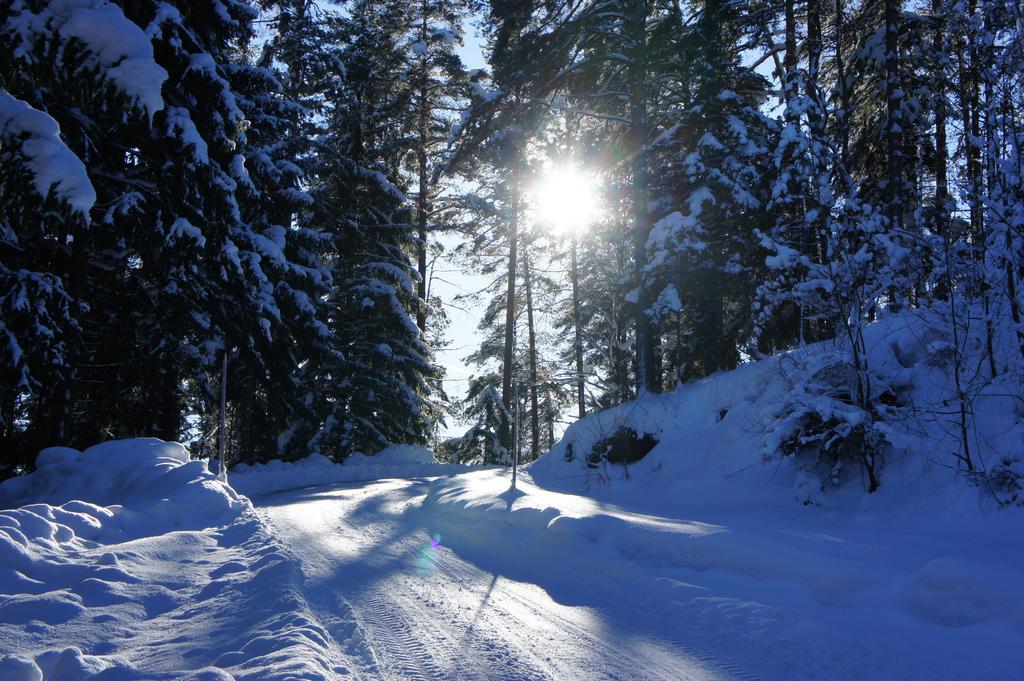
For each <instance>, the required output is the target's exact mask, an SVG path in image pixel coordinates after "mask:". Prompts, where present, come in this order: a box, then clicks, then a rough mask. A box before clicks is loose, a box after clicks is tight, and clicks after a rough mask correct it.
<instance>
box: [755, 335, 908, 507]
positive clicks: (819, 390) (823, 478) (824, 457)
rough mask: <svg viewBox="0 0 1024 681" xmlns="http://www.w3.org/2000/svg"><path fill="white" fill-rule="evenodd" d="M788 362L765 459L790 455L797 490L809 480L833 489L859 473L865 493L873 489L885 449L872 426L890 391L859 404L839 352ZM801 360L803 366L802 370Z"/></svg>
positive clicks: (880, 417) (848, 369)
mask: <svg viewBox="0 0 1024 681" xmlns="http://www.w3.org/2000/svg"><path fill="white" fill-rule="evenodd" d="M790 359H791V360H792V362H791V363H790V362H787V363H785V364H784V366H787V368H788V370H789V371H788V375H787V376H786V377H785V378H786V380H787V381H788V383H789V385H788V387H789V390H788V391H787V393H786V398H785V400H784V401H783V402H782V403H781V404H780V405H779V408H778V411H777V413H776V414H775V418H774V419H773V422H772V424H771V426H770V427H769V429H768V432H767V435H766V438H765V456H766V458H768V459H771V458H775V457H778V456H782V457H786V456H792V457H794V458H795V460H796V463H797V468H798V471H799V472H800V474H798V482H797V487H798V489H799V488H806V487H807V486H808V484H809V479H811V478H814V479H816V480H817V481H818V482H819V490H818V491H821V490H824V489H825V488H826V487H827V486H828V485H832V486H838V485H839V484H841V483H842V482H843V481H844V480H845V479H846V478H848V477H850V476H851V475H852V474H853V472H855V471H859V472H860V473H861V475H862V476H863V479H864V485H865V488H866V489H867V491H869V492H873V491H875V490H876V489H877V488H878V485H879V476H880V473H881V470H882V467H883V465H884V461H885V454H886V451H887V448H888V443H887V442H886V441H885V437H884V430H883V429H879V428H878V427H877V424H878V422H879V421H880V420H883V419H884V416H883V412H884V410H885V402H890V403H891V402H892V401H893V399H894V391H893V390H892V389H891V387H890V388H887V389H885V390H884V391H882V392H879V393H873V394H871V396H870V399H869V401H868V404H867V405H866V406H862V405H860V404H858V403H857V402H858V401H857V399H856V396H855V392H854V389H853V387H852V385H853V382H854V380H855V378H854V376H853V369H852V367H851V364H850V362H849V361H848V359H847V358H846V357H844V356H842V354H841V353H826V354H824V355H819V356H815V357H809V358H802V360H801V359H798V358H795V357H794V358H790ZM802 362H806V364H804V365H803V366H801V364H802ZM878 382H879V383H880V382H881V381H880V380H879V381H878ZM876 404H878V405H881V406H882V408H881V409H879V408H876V406H875V405H876ZM798 496H800V497H801V498H800V500H801V501H803V502H804V503H811V502H812V498H813V494H812V495H809V496H805V495H804V494H803V493H802V492H801V493H799V494H798Z"/></svg>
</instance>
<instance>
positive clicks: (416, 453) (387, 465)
mask: <svg viewBox="0 0 1024 681" xmlns="http://www.w3.org/2000/svg"><path fill="white" fill-rule="evenodd" d="M466 470H469V468H468V467H466V466H460V465H456V464H442V463H438V462H437V459H436V458H435V457H434V454H433V453H432V452H431V451H430V450H429V449H427V448H426V447H420V446H417V445H391V446H390V447H386V448H385V449H382V450H381V451H379V452H377V453H376V454H374V455H373V456H367V455H365V454H353V455H351V456H349V457H348V458H347V459H345V460H344V461H343V462H342V463H340V464H337V463H334V462H333V461H331V460H330V459H328V458H327V457H325V456H322V455H320V454H312V455H310V456H307V457H306V458H305V459H301V460H299V461H295V462H292V463H287V462H284V461H269V462H267V463H262V464H253V465H251V466H249V465H244V464H243V465H239V466H235V467H234V468H233V469H232V470H231V484H232V486H233V487H234V488H235V489H236V490H238V491H239V492H242V493H243V494H246V495H248V496H251V497H257V496H264V495H267V494H272V493H274V492H280V491H283V490H290V489H299V488H301V487H310V486H312V485H326V484H329V483H337V482H357V481H361V480H379V479H381V478H398V477H402V478H413V477H424V476H432V475H448V474H451V473H459V472H463V471H466Z"/></svg>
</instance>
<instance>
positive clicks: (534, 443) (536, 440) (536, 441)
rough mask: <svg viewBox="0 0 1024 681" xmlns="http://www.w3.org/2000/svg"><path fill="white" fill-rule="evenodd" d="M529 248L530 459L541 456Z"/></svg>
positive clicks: (526, 271) (526, 265) (525, 279)
mask: <svg viewBox="0 0 1024 681" xmlns="http://www.w3.org/2000/svg"><path fill="white" fill-rule="evenodd" d="M529 250H530V249H529V248H524V249H523V286H524V287H525V289H526V290H525V292H526V329H527V334H528V336H529V343H530V348H529V353H530V459H531V460H536V459H537V457H539V456H540V413H539V412H538V408H537V334H536V329H535V327H534V325H533V284H532V283H531V281H530V256H529Z"/></svg>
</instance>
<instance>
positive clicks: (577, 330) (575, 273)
mask: <svg viewBox="0 0 1024 681" xmlns="http://www.w3.org/2000/svg"><path fill="white" fill-rule="evenodd" d="M576 250H577V245H576V237H573V239H572V255H571V260H570V270H569V276H570V279H572V326H573V334H574V343H573V350H574V353H575V355H576V402H577V405H578V409H579V417H580V418H583V417H584V416H586V415H587V395H586V376H585V375H584V374H583V327H582V320H581V318H580V275H579V268H578V266H577V259H576Z"/></svg>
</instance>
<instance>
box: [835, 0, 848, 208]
mask: <svg viewBox="0 0 1024 681" xmlns="http://www.w3.org/2000/svg"><path fill="white" fill-rule="evenodd" d="M835 9H836V19H835V20H836V81H837V84H838V89H839V111H838V113H837V116H836V117H837V118H838V122H839V144H840V151H841V153H842V158H841V160H842V164H841V173H840V175H841V179H842V181H843V185H844V191H845V190H848V189H849V186H848V184H849V183H848V177H847V174H846V173H847V168H848V167H849V166H848V164H849V161H850V123H849V121H850V96H849V91H848V89H847V84H846V65H845V60H844V58H843V34H844V30H845V28H844V27H845V24H844V22H843V16H844V14H843V12H844V10H843V0H836V6H835Z"/></svg>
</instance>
